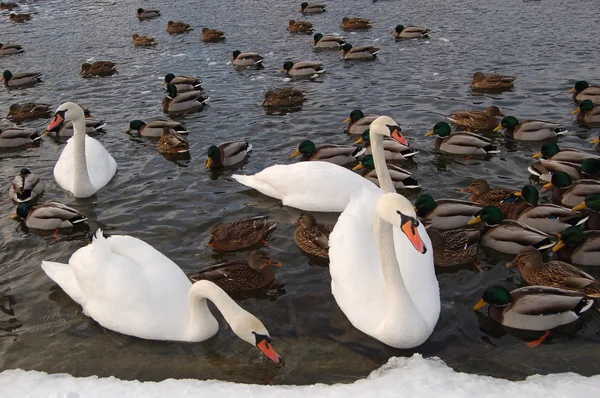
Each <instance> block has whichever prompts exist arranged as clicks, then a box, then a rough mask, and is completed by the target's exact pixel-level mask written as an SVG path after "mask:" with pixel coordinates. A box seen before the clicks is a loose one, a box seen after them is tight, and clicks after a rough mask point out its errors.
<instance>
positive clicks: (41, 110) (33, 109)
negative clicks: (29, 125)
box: [7, 102, 52, 123]
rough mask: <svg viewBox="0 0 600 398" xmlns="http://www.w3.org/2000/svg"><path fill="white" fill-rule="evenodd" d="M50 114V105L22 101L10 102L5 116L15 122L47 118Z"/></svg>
mask: <svg viewBox="0 0 600 398" xmlns="http://www.w3.org/2000/svg"><path fill="white" fill-rule="evenodd" d="M51 115H52V110H51V109H50V105H46V104H37V103H35V102H23V103H20V104H12V105H11V106H10V108H9V109H8V115H7V117H8V118H9V119H10V120H12V121H13V122H16V123H21V122H24V121H27V120H34V119H47V118H49V117H50V116H51Z"/></svg>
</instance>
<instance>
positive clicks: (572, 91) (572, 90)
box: [569, 87, 577, 93]
mask: <svg viewBox="0 0 600 398" xmlns="http://www.w3.org/2000/svg"><path fill="white" fill-rule="evenodd" d="M575 91H577V90H575V87H573V88H572V89H570V90H569V92H570V93H574V92H575Z"/></svg>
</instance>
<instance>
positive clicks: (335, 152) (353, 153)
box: [290, 140, 365, 166]
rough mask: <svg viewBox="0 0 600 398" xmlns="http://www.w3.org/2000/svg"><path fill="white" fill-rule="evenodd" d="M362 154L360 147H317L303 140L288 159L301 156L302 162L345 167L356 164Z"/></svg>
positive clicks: (362, 150)
mask: <svg viewBox="0 0 600 398" xmlns="http://www.w3.org/2000/svg"><path fill="white" fill-rule="evenodd" d="M364 152H365V150H364V149H363V148H361V147H360V146H359V147H355V146H350V145H321V146H319V147H317V146H316V145H315V143H314V142H312V141H310V140H304V141H302V142H301V143H300V145H298V149H297V150H296V152H294V153H293V154H292V156H290V157H292V158H295V157H296V156H300V155H303V159H302V160H318V161H322V162H330V163H334V164H338V165H340V166H345V165H348V164H351V163H356V161H357V158H358V157H359V156H361V155H362V154H363V153H364Z"/></svg>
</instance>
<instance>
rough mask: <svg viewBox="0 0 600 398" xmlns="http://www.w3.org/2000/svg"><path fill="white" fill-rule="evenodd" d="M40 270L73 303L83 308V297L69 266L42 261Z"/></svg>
mask: <svg viewBox="0 0 600 398" xmlns="http://www.w3.org/2000/svg"><path fill="white" fill-rule="evenodd" d="M42 269H43V270H44V272H45V273H46V275H48V277H49V278H50V279H52V280H53V281H54V282H56V283H57V284H58V285H59V286H60V287H61V288H62V290H64V291H65V293H67V294H68V295H69V296H70V297H71V298H72V299H73V300H74V301H75V302H77V303H78V304H79V305H81V306H83V304H84V302H85V296H84V295H83V293H82V291H81V289H80V288H79V283H78V282H77V278H75V274H73V270H72V269H71V267H70V266H69V264H63V263H56V262H53V261H42Z"/></svg>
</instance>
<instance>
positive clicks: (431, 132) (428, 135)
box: [425, 130, 435, 137]
mask: <svg viewBox="0 0 600 398" xmlns="http://www.w3.org/2000/svg"><path fill="white" fill-rule="evenodd" d="M434 134H435V132H434V131H433V130H429V131H428V132H427V133H425V137H431V136H432V135H434Z"/></svg>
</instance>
